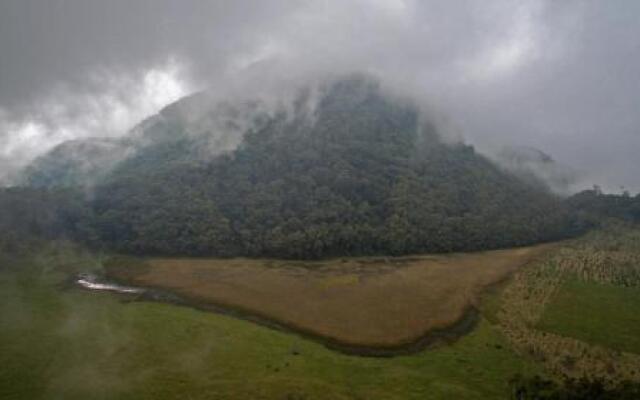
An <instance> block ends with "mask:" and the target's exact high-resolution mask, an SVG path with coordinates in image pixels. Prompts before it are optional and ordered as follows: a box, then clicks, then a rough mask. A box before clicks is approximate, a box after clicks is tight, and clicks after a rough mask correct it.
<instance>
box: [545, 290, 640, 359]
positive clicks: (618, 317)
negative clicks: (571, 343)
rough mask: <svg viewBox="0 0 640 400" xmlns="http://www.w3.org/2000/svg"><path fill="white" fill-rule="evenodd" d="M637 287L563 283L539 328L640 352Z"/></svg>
mask: <svg viewBox="0 0 640 400" xmlns="http://www.w3.org/2000/svg"><path fill="white" fill-rule="evenodd" d="M638 310H640V290H639V289H638V288H636V287H619V286H613V285H603V284H598V283H593V282H584V281H578V280H570V281H568V282H566V283H565V284H564V285H563V286H562V287H561V288H560V290H559V291H558V293H557V294H556V295H555V296H554V298H553V299H552V301H551V302H550V303H549V305H548V306H547V307H546V308H545V311H544V313H543V315H542V318H541V320H540V322H539V323H538V328H539V329H541V330H544V331H548V332H553V333H557V334H560V335H563V336H569V337H573V338H576V339H580V340H584V341H585V342H589V343H594V344H599V345H603V346H606V347H610V348H612V349H617V350H621V351H630V352H634V353H638V354H640V313H639V312H638Z"/></svg>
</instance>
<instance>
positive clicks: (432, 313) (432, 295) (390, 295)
mask: <svg viewBox="0 0 640 400" xmlns="http://www.w3.org/2000/svg"><path fill="white" fill-rule="evenodd" d="M550 246H552V245H538V246H531V247H524V248H517V249H509V250H495V251H486V252H479V253H464V254H448V255H429V256H415V257H401V258H382V257H376V258H372V257H366V258H347V259H334V260H325V261H311V262H306V261H305V262H302V261H276V260H253V259H191V258H190V259H184V258H153V259H148V260H145V261H144V262H143V263H140V264H133V265H131V264H128V263H127V264H126V265H125V264H124V263H121V264H119V263H118V262H114V263H111V265H110V266H109V267H108V273H109V275H110V276H112V277H114V278H116V279H119V280H121V281H126V282H127V283H128V284H133V285H139V286H145V287H154V288H160V289H165V290H169V291H171V292H174V293H176V294H179V295H180V296H182V297H184V298H186V299H189V300H191V301H193V302H195V303H197V304H198V305H200V306H205V307H206V305H207V304H209V305H215V306H218V307H227V308H229V309H232V310H238V311H241V312H245V313H248V314H250V315H255V316H259V317H262V318H265V319H268V320H271V321H275V322H277V323H280V324H283V325H286V326H289V327H291V328H293V329H296V330H298V331H302V332H306V333H309V334H312V335H315V336H320V337H323V338H327V339H329V340H331V341H334V342H337V343H342V344H345V345H350V346H363V347H364V346H366V347H395V346H402V345H404V344H410V343H412V342H415V341H417V340H419V339H420V338H421V337H423V336H424V335H425V334H426V333H428V332H430V331H432V330H434V329H443V328H446V327H448V326H451V325H453V324H455V323H456V322H457V321H459V320H461V319H462V318H463V316H464V315H465V313H466V312H467V311H468V310H469V309H470V308H471V306H473V305H474V304H475V302H476V299H477V298H478V295H479V294H480V292H481V291H482V289H483V288H485V287H486V286H488V285H491V284H493V283H496V282H498V281H500V280H502V279H504V278H506V277H507V276H508V275H509V274H510V273H511V272H513V271H514V270H515V269H517V268H518V267H520V266H522V265H523V264H525V263H527V262H529V261H531V260H532V259H533V258H535V257H537V256H539V255H540V254H541V253H543V252H545V251H546V250H548V249H549V248H550Z"/></svg>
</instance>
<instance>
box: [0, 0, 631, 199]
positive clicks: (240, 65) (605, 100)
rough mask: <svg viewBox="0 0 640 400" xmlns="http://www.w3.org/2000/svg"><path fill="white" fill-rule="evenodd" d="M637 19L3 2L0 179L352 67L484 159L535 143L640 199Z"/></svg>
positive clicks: (624, 13)
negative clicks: (180, 103) (183, 103)
mask: <svg viewBox="0 0 640 400" xmlns="http://www.w3.org/2000/svg"><path fill="white" fill-rule="evenodd" d="M639 14H640V3H639V2H636V1H634V0H626V1H625V0H620V1H615V2H604V1H595V0H593V1H586V0H585V1H577V0H567V1H562V2H559V1H551V0H549V1H545V0H523V1H518V2H514V1H507V0H493V1H480V0H475V1H474V0H460V1H455V2H451V1H444V0H443V1H418V0H415V1H414V0H369V1H365V0H325V1H269V2H265V1H258V0H245V1H233V2H232V1H194V0H185V1H180V2H175V1H170V0H158V1H151V0H139V1H134V2H132V1H125V0H113V1H109V2H105V1H99V0H6V1H3V2H2V4H0V55H1V57H0V146H1V147H0V169H2V171H3V172H2V173H0V179H4V180H6V179H7V178H8V177H9V175H10V174H11V173H12V172H13V171H14V170H15V169H16V168H18V167H20V166H22V165H24V164H25V163H27V162H28V161H29V160H31V159H32V158H33V157H35V156H37V155H38V154H41V153H42V152H43V151H46V150H47V149H49V148H51V147H52V146H54V145H55V144H57V143H60V142H62V141H64V140H68V139H72V138H82V137H90V136H119V135H122V134H124V133H125V132H126V131H127V129H128V128H129V127H131V126H132V125H134V124H135V123H136V122H138V121H139V120H140V119H142V118H144V117H146V116H147V115H149V114H151V113H153V112H156V111H157V110H158V109H160V108H161V107H162V106H164V105H166V104H167V103H169V102H172V101H175V100H176V99H178V98H180V97H181V96H183V95H185V94H187V93H189V92H191V91H194V90H199V89H203V88H210V89H211V90H212V91H214V92H218V93H220V94H221V95H222V96H224V95H225V94H230V93H234V92H235V93H237V92H245V93H252V92H261V93H263V94H264V93H271V92H274V91H277V90H279V88H281V87H286V86H290V85H297V84H300V83H305V82H307V81H309V80H312V79H317V78H318V77H322V76H326V75H327V74H339V73H343V72H352V71H365V72H370V73H373V74H375V75H377V76H378V77H380V79H382V81H383V83H384V84H385V85H386V86H388V87H390V88H393V89H396V90H398V91H400V92H402V93H406V94H408V95H411V96H413V97H415V98H416V99H418V101H420V102H421V103H422V104H423V105H424V106H425V107H427V108H428V109H430V110H432V111H434V114H435V115H438V116H439V118H438V122H439V123H440V127H441V129H442V131H443V132H445V133H446V134H448V135H453V136H454V137H460V138H462V139H463V140H465V141H467V142H469V143H471V144H474V145H475V146H476V147H477V148H478V149H480V150H482V151H486V152H491V151H494V150H496V149H499V148H500V147H502V146H503V145H524V146H533V147H536V148H540V149H542V150H544V151H545V152H547V153H550V154H552V155H553V156H554V157H555V158H556V159H558V160H560V161H561V162H563V163H564V164H568V165H571V166H573V167H574V168H576V169H578V170H581V171H583V173H584V180H583V182H582V184H583V185H584V186H589V185H590V184H592V183H597V184H600V185H601V186H603V187H604V188H605V189H608V190H614V191H618V190H619V188H620V186H622V185H624V186H626V187H627V188H628V189H630V190H631V191H634V192H636V191H640V176H638V175H637V174H636V170H638V169H640V157H638V156H637V154H638V153H639V152H640V129H639V128H640V113H638V112H637V107H638V104H640V76H639V75H638V71H639V70H640V39H639V38H640V25H639V24H637V23H636V21H637V16H638V15H639Z"/></svg>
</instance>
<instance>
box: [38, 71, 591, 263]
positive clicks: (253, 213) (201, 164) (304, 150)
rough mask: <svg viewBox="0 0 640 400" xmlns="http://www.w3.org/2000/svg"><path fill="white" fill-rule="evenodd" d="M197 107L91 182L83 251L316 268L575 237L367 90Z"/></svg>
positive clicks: (541, 204) (540, 205)
mask: <svg viewBox="0 0 640 400" xmlns="http://www.w3.org/2000/svg"><path fill="white" fill-rule="evenodd" d="M203 96H204V95H203V94H200V95H196V96H193V97H191V98H188V99H186V100H182V101H180V102H178V103H176V104H174V105H172V106H170V107H168V108H166V109H165V110H163V112H161V113H160V114H159V115H158V116H155V117H152V118H150V119H148V120H147V121H145V122H144V123H143V124H141V125H140V126H139V127H138V128H136V130H134V132H133V134H132V135H129V136H128V137H127V139H126V140H127V141H128V142H124V140H122V141H121V142H119V145H120V146H121V148H125V149H127V150H126V151H125V152H124V153H119V154H124V155H119V159H118V160H117V162H113V163H109V162H111V160H113V158H107V159H108V160H109V162H107V163H105V164H104V165H106V166H108V168H107V167H105V168H103V169H102V170H101V171H102V172H101V174H97V175H96V174H94V175H93V178H94V179H92V180H91V182H92V183H91V185H92V190H91V191H90V196H89V198H88V200H87V210H86V212H87V213H89V214H90V215H91V216H90V217H89V218H87V219H86V220H87V221H90V225H91V228H92V231H93V233H94V234H92V235H89V236H91V237H94V239H93V242H94V244H98V245H106V246H108V247H109V248H112V249H116V250H118V251H124V252H133V253H141V254H170V255H215V256H235V255H245V256H269V257H295V258H317V257H327V256H338V255H362V254H407V253H417V252H446V251H458V250H478V249H488V248H496V247H505V246H514V245H523V244H528V243H533V242H538V241H546V240H553V239H558V238H561V237H565V236H567V235H570V234H573V233H574V232H575V231H576V229H578V226H577V225H576V221H575V220H574V218H573V216H572V214H571V213H570V212H569V210H568V209H567V208H566V207H565V205H564V204H563V202H562V201H561V199H559V198H557V197H555V196H554V195H551V194H550V193H548V192H546V191H544V190H540V189H538V188H535V187H533V186H531V185H529V184H526V183H523V182H522V181H521V180H520V179H519V178H517V177H516V176H515V175H512V174H509V173H507V172H505V171H504V170H503V169H502V168H499V167H497V166H496V165H494V164H493V163H492V162H490V161H489V160H488V159H486V158H484V157H483V156H481V155H479V154H477V153H476V152H475V151H474V149H473V148H472V147H470V146H467V145H464V144H455V145H451V144H445V143H443V142H442V141H441V140H440V139H439V137H438V134H437V132H436V130H435V128H434V127H433V126H432V125H430V124H429V123H428V121H425V120H424V118H423V116H422V115H421V113H420V111H419V109H418V108H417V107H416V106H415V105H414V104H413V103H412V102H411V101H408V100H402V99H399V98H397V97H395V96H392V95H389V94H388V93H386V92H385V91H384V90H382V89H381V88H380V85H379V83H378V82H377V81H375V80H374V79H372V78H370V77H367V76H362V75H354V76H349V77H346V78H343V79H339V80H336V81H333V82H331V83H328V84H326V85H324V86H322V87H321V88H320V89H319V90H316V91H311V90H300V92H299V94H298V95H297V97H296V98H295V101H293V102H292V105H290V106H289V107H278V108H275V109H270V110H269V111H266V110H267V108H266V107H263V105H262V104H261V103H260V102H243V103H238V104H229V103H218V104H216V105H213V106H211V105H209V104H210V103H208V102H207V101H205V99H204V98H203ZM123 143H129V145H127V146H125V145H123ZM94 159H99V158H98V157H94ZM40 162H41V165H40V166H39V168H40V171H42V161H40ZM36 170H37V169H36V168H34V169H33V170H32V171H31V172H30V178H29V182H31V183H32V184H36V185H37V184H41V185H42V184H44V186H56V185H66V184H69V182H73V180H72V179H66V178H65V179H60V180H59V181H58V182H56V181H55V179H40V181H38V180H37V179H36V177H38V176H42V172H39V173H38V174H39V175H38V174H36V173H34V171H36ZM45 170H46V168H45ZM104 171H107V172H104ZM67 175H68V173H67ZM77 175H78V174H76V176H77ZM58 176H61V177H64V176H65V174H64V173H62V174H58ZM81 183H82V182H80V180H76V181H75V184H81Z"/></svg>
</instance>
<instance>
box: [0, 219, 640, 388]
mask: <svg viewBox="0 0 640 400" xmlns="http://www.w3.org/2000/svg"><path fill="white" fill-rule="evenodd" d="M638 237H640V235H639V231H638V230H637V229H635V228H634V229H631V228H616V229H612V230H603V231H597V232H593V233H592V234H589V235H587V236H585V237H582V238H579V239H576V240H572V241H568V242H563V243H561V244H558V245H556V246H555V247H554V248H553V251H551V252H550V253H545V255H544V256H541V257H540V258H539V259H536V260H535V261H533V262H531V263H529V264H527V265H526V266H524V267H521V268H518V269H517V270H516V271H515V273H513V274H512V275H511V277H510V278H508V279H506V280H502V281H500V283H499V284H498V285H491V286H490V288H488V289H486V290H484V291H483V292H482V295H481V296H479V297H478V298H477V299H476V301H477V302H478V306H479V308H480V312H481V315H480V320H479V323H478V324H477V326H476V327H475V328H474V329H473V331H472V332H470V333H469V334H467V335H465V336H463V337H461V338H460V339H458V340H457V341H455V342H453V343H451V344H448V345H441V346H437V347H434V348H428V349H425V350H423V351H420V352H417V353H414V354H412V355H403V356H395V357H388V358H373V357H361V356H352V355H346V354H343V353H340V352H337V351H333V350H330V349H328V348H327V347H325V346H323V345H322V344H320V343H318V342H316V341H312V340H308V339H306V338H304V337H302V336H299V335H296V334H294V333H291V332H287V331H280V330H275V329H271V328H267V327H264V326H261V325H258V324H255V323H252V322H249V321H245V320H242V319H238V318H234V317H231V316H226V315H221V314H217V313H212V312H206V311H198V310H196V309H193V308H190V307H186V306H179V305H173V304H168V303H162V302H148V301H137V300H135V299H134V298H133V297H128V296H126V295H119V294H112V293H105V292H95V291H93V292H92V291H87V290H82V289H80V288H78V287H76V286H75V285H73V284H72V281H71V277H73V276H74V274H77V273H78V272H87V271H96V272H100V271H104V265H105V264H106V263H107V264H108V262H107V260H109V259H110V258H106V257H103V256H101V255H96V254H91V253H88V252H85V251H83V250H82V249H80V248H78V247H76V246H74V245H71V244H68V243H66V244H65V243H57V244H52V245H50V246H45V247H43V248H41V249H38V250H37V251H33V252H32V253H31V254H29V255H24V256H21V257H16V256H12V257H8V256H7V255H0V398H2V399H47V400H48V399H65V400H66V399H72V400H73V399H86V398H91V399H175V398H181V399H285V400H286V399H479V400H480V399H507V398H510V388H509V384H508V382H509V379H510V378H512V377H513V376H514V375H516V374H522V375H524V376H533V375H536V374H541V375H544V376H547V377H551V378H560V377H562V376H564V375H569V376H574V377H581V376H591V377H605V378H609V379H612V380H624V379H631V380H640V348H639V347H638V346H639V342H638V337H640V335H639V334H638V332H640V319H639V318H638V317H637V312H636V310H638V307H639V306H640V296H639V295H638V293H639V290H640V285H639V282H640V280H639V279H638V277H639V276H640V274H638V271H639V270H640V263H638V261H639V260H640V242H638V240H637V239H638ZM425 257H426V256H425ZM418 258H419V257H418ZM453 258H455V257H453ZM432 260H433V259H432ZM201 262H202V263H206V261H201ZM237 262H244V261H237ZM345 262H346V263H354V267H355V265H356V264H359V263H360V261H354V260H347V261H345ZM412 262H413V261H412ZM196 264H197V263H196ZM409 264H410V263H409ZM165 267H167V266H165ZM179 267H180V268H183V267H182V266H179ZM289 267H291V269H292V271H294V272H296V273H297V274H299V273H301V271H302V270H300V269H299V266H298V267H296V266H295V265H289ZM294 267H295V268H294ZM251 268H256V266H255V265H254V266H252V267H251ZM251 268H249V271H253V270H252V269H251ZM262 268H263V269H265V268H266V269H269V270H270V271H271V272H270V273H279V272H278V271H280V270H279V267H277V266H274V265H266V266H263V267H262ZM396 268H397V270H398V271H405V273H406V271H410V268H411V267H408V266H407V265H396V266H393V268H387V269H385V272H384V273H380V274H378V275H376V274H373V275H367V278H366V279H369V282H374V283H375V282H376V279H382V278H379V277H386V278H384V279H391V277H394V276H395V275H394V274H395V270H396ZM309 269H310V268H309V266H305V270H306V271H307V273H308V272H309V271H308V270H309ZM322 270H323V267H320V268H319V269H318V271H316V272H318V273H319V274H320V275H318V276H316V278H314V279H317V280H316V281H313V285H315V286H317V287H318V288H324V290H330V291H331V290H336V288H349V287H354V286H356V285H357V284H358V283H359V282H360V281H361V279H360V278H359V277H358V276H357V274H356V275H354V274H347V275H344V276H343V275H340V274H338V275H336V274H334V273H329V272H330V271H329V272H327V271H324V272H323V273H320V272H322ZM224 271H226V273H227V275H226V276H227V277H229V276H233V274H231V273H230V271H228V270H224ZM191 272H193V271H191ZM289 272H291V270H290V271H289ZM201 273H202V271H201ZM238 273H239V274H242V273H243V272H238ZM244 273H246V271H245V272H244ZM136 274H139V271H138V272H136V273H134V275H136ZM248 275H251V274H248ZM248 275H247V276H248ZM294 275H295V274H294ZM216 276H218V277H222V276H224V274H222V275H216ZM267 276H268V274H267ZM312 276H315V275H313V274H312ZM354 276H355V277H354ZM400 276H403V275H400ZM410 276H411V277H413V276H414V275H410ZM454 277H455V276H451V278H452V279H453V278H454ZM291 279H293V278H291ZM366 279H365V281H366ZM394 279H395V278H394ZM406 279H408V278H406V277H405V280H406ZM249 282H250V280H249ZM380 282H387V281H386V280H382V281H380ZM307 284H309V285H310V283H309V282H307ZM313 285H312V286H313ZM365 287H366V286H365ZM480 287H482V286H479V288H480ZM243 290H246V288H244V289H243ZM317 290H320V289H317ZM317 293H320V292H317ZM332 293H333V292H332ZM312 295H313V291H312Z"/></svg>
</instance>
